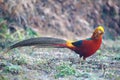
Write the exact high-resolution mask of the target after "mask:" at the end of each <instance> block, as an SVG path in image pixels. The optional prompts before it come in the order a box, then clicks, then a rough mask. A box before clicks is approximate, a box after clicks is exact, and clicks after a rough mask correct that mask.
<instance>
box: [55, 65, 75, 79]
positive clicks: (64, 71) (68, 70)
mask: <svg viewBox="0 0 120 80" xmlns="http://www.w3.org/2000/svg"><path fill="white" fill-rule="evenodd" d="M57 72H58V73H57V74H56V75H55V78H59V77H65V76H70V75H75V73H76V71H75V69H74V68H73V67H72V66H70V65H69V64H65V63H63V64H62V65H60V66H58V67H57Z"/></svg>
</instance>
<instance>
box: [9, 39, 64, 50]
mask: <svg viewBox="0 0 120 80" xmlns="http://www.w3.org/2000/svg"><path fill="white" fill-rule="evenodd" d="M65 44H66V41H65V40H63V39H58V38H51V37H40V38H31V39H27V40H23V41H20V42H18V43H16V44H14V45H11V46H10V47H9V50H10V49H13V48H17V47H24V46H39V47H53V48H55V47H56V48H63V47H65Z"/></svg>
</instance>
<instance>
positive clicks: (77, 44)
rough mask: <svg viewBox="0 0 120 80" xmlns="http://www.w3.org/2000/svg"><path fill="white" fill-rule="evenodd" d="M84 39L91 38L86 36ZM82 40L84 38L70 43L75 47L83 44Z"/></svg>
mask: <svg viewBox="0 0 120 80" xmlns="http://www.w3.org/2000/svg"><path fill="white" fill-rule="evenodd" d="M85 40H91V38H87V39H85ZM83 42H84V40H79V41H75V42H73V43H72V45H73V46H75V47H80V46H81V45H82V44H83Z"/></svg>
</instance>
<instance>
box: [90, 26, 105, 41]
mask: <svg viewBox="0 0 120 80" xmlns="http://www.w3.org/2000/svg"><path fill="white" fill-rule="evenodd" d="M103 34H104V28H103V26H98V27H97V28H96V29H95V30H94V32H93V35H92V38H93V39H99V38H100V37H102V35H103Z"/></svg>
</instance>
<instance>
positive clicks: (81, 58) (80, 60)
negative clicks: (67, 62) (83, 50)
mask: <svg viewBox="0 0 120 80" xmlns="http://www.w3.org/2000/svg"><path fill="white" fill-rule="evenodd" d="M84 62H85V58H84V57H83V56H82V57H81V56H80V58H79V62H78V63H79V64H80V65H82V64H83V63H84Z"/></svg>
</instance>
